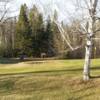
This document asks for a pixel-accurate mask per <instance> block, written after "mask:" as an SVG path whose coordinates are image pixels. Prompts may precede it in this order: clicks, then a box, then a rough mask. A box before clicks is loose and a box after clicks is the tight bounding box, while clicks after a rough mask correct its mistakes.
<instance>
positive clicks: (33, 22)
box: [29, 5, 44, 57]
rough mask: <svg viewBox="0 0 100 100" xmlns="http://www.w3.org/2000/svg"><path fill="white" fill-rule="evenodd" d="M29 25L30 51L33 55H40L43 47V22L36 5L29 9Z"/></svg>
mask: <svg viewBox="0 0 100 100" xmlns="http://www.w3.org/2000/svg"><path fill="white" fill-rule="evenodd" d="M29 15H30V16H29V19H30V26H31V30H32V34H31V38H32V51H33V56H36V57H37V56H38V57H39V56H40V54H41V52H42V50H43V48H42V40H41V39H42V35H43V34H44V22H43V16H42V14H41V13H40V12H39V11H38V9H37V8H36V6H35V5H34V6H33V8H32V9H31V10H30V14H29Z"/></svg>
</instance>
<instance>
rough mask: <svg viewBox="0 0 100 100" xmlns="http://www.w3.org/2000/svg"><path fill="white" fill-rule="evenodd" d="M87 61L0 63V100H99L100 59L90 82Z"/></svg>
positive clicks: (93, 61)
mask: <svg viewBox="0 0 100 100" xmlns="http://www.w3.org/2000/svg"><path fill="white" fill-rule="evenodd" d="M83 64H84V60H42V61H41V60H40V61H25V62H19V61H17V60H8V59H1V60H0V100H100V59H95V60H92V68H91V76H92V78H91V79H90V81H88V82H84V81H83V80H82V73H83V72H82V71H83Z"/></svg>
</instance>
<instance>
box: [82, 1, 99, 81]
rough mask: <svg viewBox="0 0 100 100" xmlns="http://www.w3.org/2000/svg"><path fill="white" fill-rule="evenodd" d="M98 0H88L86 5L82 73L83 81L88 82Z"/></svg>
mask: <svg viewBox="0 0 100 100" xmlns="http://www.w3.org/2000/svg"><path fill="white" fill-rule="evenodd" d="M97 3H98V0H89V4H88V22H87V23H88V30H87V31H88V32H87V43H86V53H85V63H84V71H83V79H84V80H85V81H86V80H89V78H90V66H91V53H92V45H93V41H92V38H93V36H94V24H95V14H96V7H97Z"/></svg>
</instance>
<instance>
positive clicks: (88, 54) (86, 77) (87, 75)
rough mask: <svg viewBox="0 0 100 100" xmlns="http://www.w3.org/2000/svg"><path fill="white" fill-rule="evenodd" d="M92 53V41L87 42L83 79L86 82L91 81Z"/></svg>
mask: <svg viewBox="0 0 100 100" xmlns="http://www.w3.org/2000/svg"><path fill="white" fill-rule="evenodd" d="M91 53H92V40H87V45H86V53H85V63H84V72H83V79H84V80H85V81H87V80H89V78H90V66H91Z"/></svg>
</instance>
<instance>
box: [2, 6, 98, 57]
mask: <svg viewBox="0 0 100 100" xmlns="http://www.w3.org/2000/svg"><path fill="white" fill-rule="evenodd" d="M53 18H54V20H58V14H57V12H56V11H55V12H54V15H53ZM62 26H63V28H64V30H65V31H66V33H67V35H68V36H69V42H70V44H71V45H72V46H73V47H76V46H77V45H81V47H80V48H79V49H76V50H74V51H70V49H69V47H68V45H66V42H65V41H64V40H63V38H62V36H61V33H60V31H59V29H58V26H57V25H56V23H54V21H51V19H50V16H48V18H47V20H44V17H43V14H42V13H41V12H40V11H39V10H38V8H37V7H36V6H35V5H34V6H33V7H32V8H31V9H28V7H27V6H26V4H24V5H22V6H21V8H20V14H19V16H18V17H13V18H9V19H7V21H6V22H5V23H2V24H1V25H0V30H1V31H0V56H1V57H19V56H20V55H26V56H27V57H41V54H42V53H45V55H46V56H47V57H52V56H59V57H66V58H84V53H85V48H84V47H85V37H84V36H80V35H79V34H81V33H80V32H79V31H78V30H77V29H79V28H80V21H79V20H73V22H72V23H70V24H63V23H62ZM98 26H100V25H99V23H98ZM67 35H66V34H65V37H67ZM95 44H96V45H95V47H94V50H93V57H99V56H100V55H99V51H98V49H99V47H100V46H99V42H98V40H97V41H95ZM97 48H98V49H97Z"/></svg>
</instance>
